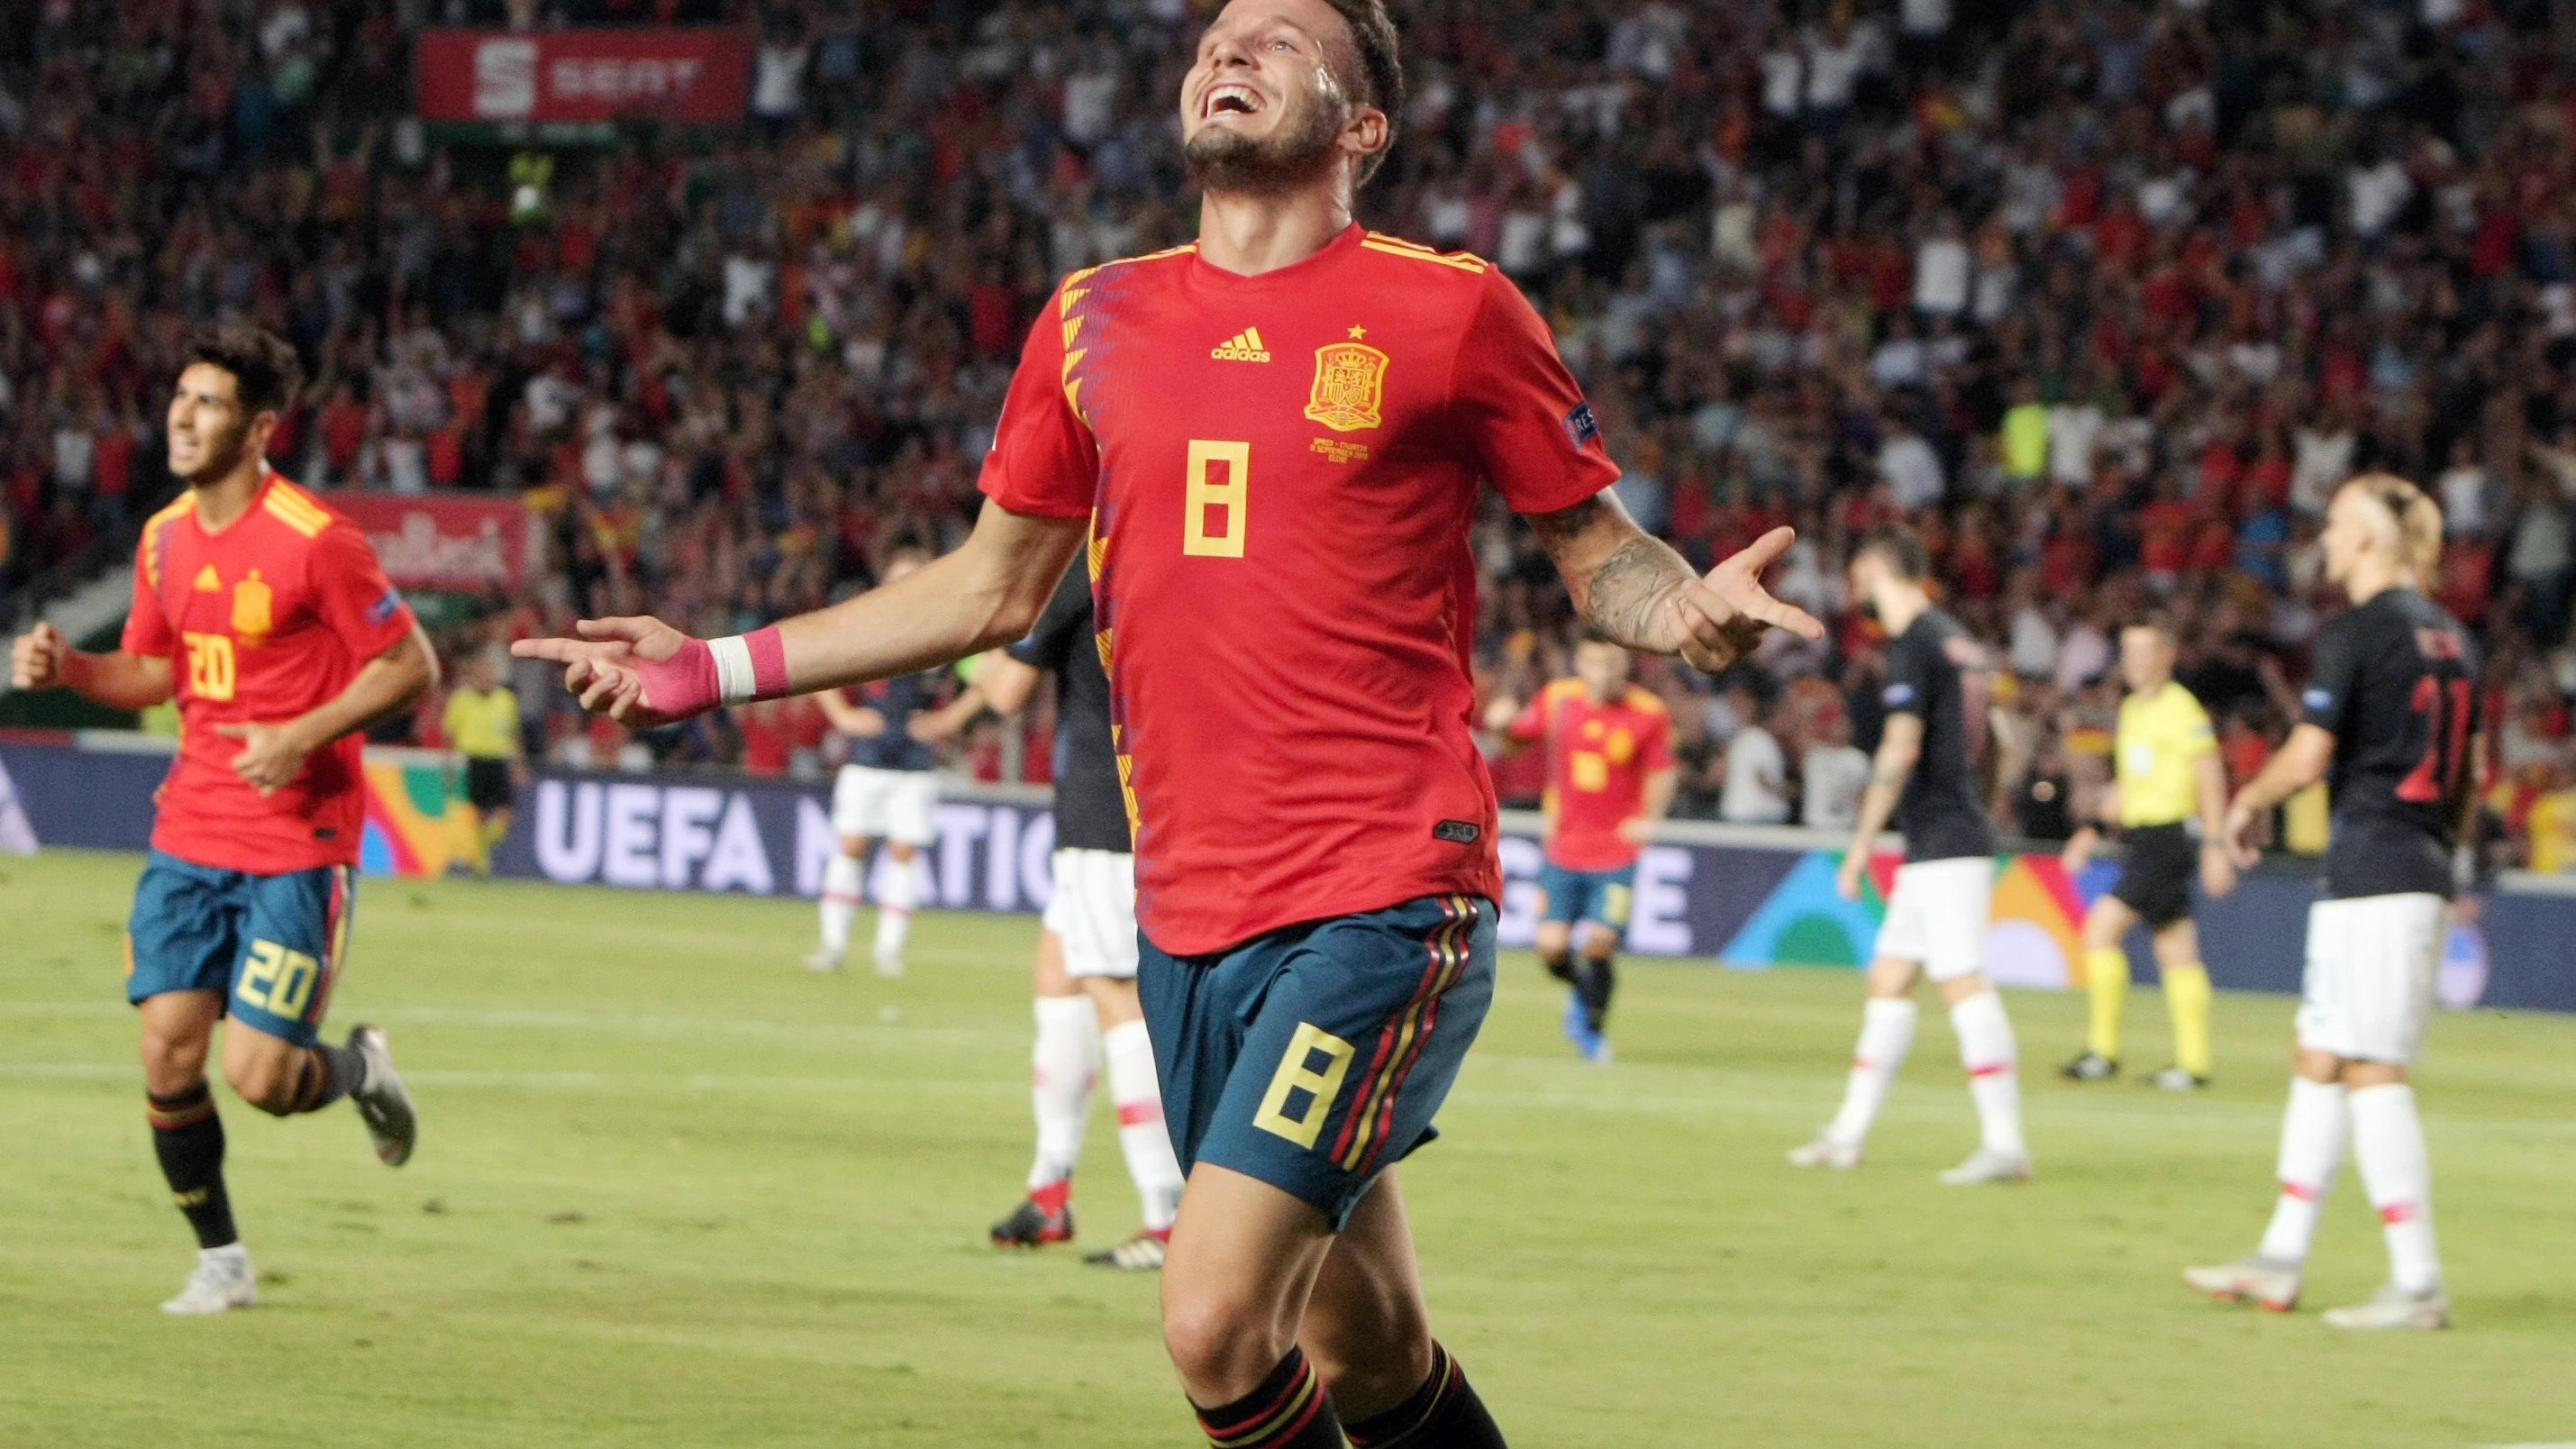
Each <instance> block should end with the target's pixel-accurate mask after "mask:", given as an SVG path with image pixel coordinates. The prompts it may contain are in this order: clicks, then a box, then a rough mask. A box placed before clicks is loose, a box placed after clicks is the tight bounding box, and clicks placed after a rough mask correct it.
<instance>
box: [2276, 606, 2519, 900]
mask: <svg viewBox="0 0 2576 1449" xmlns="http://www.w3.org/2000/svg"><path fill="white" fill-rule="evenodd" d="M2477 674H2478V666H2477V654H2476V651H2475V649H2474V647H2473V646H2472V645H2471V644H2470V643H2469V639H2468V632H2467V631H2466V630H2464V629H2462V628H2461V627H2460V623H2459V621H2458V620H2456V619H2454V618H2452V617H2451V616H2450V615H2449V614H2447V613H2444V612H2443V611H2442V608H2441V606H2440V605H2438V604H2435V603H2433V602H2432V601H2430V600H2428V599H2426V598H2425V597H2424V596H2423V595H2421V594H2419V593H2416V592H2415V591H2414V590H2412V589H2385V590H2382V591H2381V592H2379V593H2377V594H2374V595H2372V596H2371V598H2370V601H2369V602H2367V603H2364V604H2359V605H2356V606H2354V607H2353V608H2350V609H2347V610H2345V611H2344V612H2342V613H2340V614H2337V615H2335V616H2334V617H2333V618H2331V619H2328V620H2326V621H2325V623H2324V624H2322V625H2320V626H2318V629H2317V646H2316V662H2315V667H2314V668H2313V669H2311V670H2310V671H2309V675H2308V688H2307V692H2306V694H2305V695H2304V696H2302V698H2301V700H2300V703H2301V706H2302V715H2301V717H2302V719H2303V720H2304V721H2305V722H2306V723H2308V724H2312V725H2315V726H2317V727H2318V728H2320V729H2323V730H2325V731H2326V732H2328V733H2329V734H2332V735H2333V736H2334V737H2335V752H2334V764H2333V766H2332V768H2331V770H2330V771H2329V773H2328V775H2327V781H2326V783H2327V789H2328V793H2329V794H2330V796H2331V798H2332V800H2333V802H2334V830H2333V835H2332V837H2331V841H2330V843H2329V844H2328V845H2327V846H2326V893H2327V894H2328V895H2332V896H2339V897H2341V896H2381V895H2398V894H2403V893H2408V892H2418V891H2420V892H2426V893H2429V894H2432V895H2440V896H2447V895H2449V894H2450V893H2451V861H2450V856H2451V846H2452V844H2453V837H2454V835H2455V834H2456V825H2457V821H2456V817H2455V814H2454V808H2453V807H2454V802H2455V801H2456V800H2457V799H2458V795H2457V793H2456V787H2457V785H2458V783H2459V781H2460V777H2461V772H2462V771H2464V770H2468V769H2472V768H2474V767H2475V762H2474V761H2472V760H2470V759H2469V757H2468V754H2469V742H2470V741H2471V740H2472V739H2474V738H2475V737H2476V734H2477V711H2478V698H2477Z"/></svg>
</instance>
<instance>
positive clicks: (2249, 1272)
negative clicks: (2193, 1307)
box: [2182, 1253, 2299, 1313]
mask: <svg viewBox="0 0 2576 1449" xmlns="http://www.w3.org/2000/svg"><path fill="white" fill-rule="evenodd" d="M2182 1281H2184V1282H2185V1283H2188V1284H2190V1285H2191V1286H2192V1287H2194V1288H2197V1289H2199V1290H2200V1291H2201V1292H2203V1293H2206V1294H2208V1295H2209V1296H2210V1297H2212V1298H2215V1299H2217V1300H2218V1301H2219V1302H2221V1303H2252V1304H2256V1305H2258V1306H2260V1307H2262V1308H2266V1309H2269V1310H2270V1311H2272V1312H2274V1313H2287V1312H2289V1311H2290V1310H2291V1309H2293V1308H2296V1307H2298V1306H2299V1265H2298V1264H2296V1263H2284V1262H2282V1261H2281V1260H2280V1259H2278V1258H2266V1257H2264V1256H2263V1255H2262V1254H2260V1253H2248V1254H2246V1255H2245V1256H2244V1257H2242V1258H2239V1259H2237V1260H2236V1261H2235V1262H2233V1263H2220V1264H2218V1265H2216V1266H2214V1267H2208V1268H2185V1269H2183V1270H2182Z"/></svg>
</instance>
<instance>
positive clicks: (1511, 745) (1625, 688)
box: [1485, 632, 1681, 1064]
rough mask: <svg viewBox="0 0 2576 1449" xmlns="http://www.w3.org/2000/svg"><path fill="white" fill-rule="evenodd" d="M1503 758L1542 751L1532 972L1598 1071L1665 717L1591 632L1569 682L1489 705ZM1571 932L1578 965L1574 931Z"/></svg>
mask: <svg viewBox="0 0 2576 1449" xmlns="http://www.w3.org/2000/svg"><path fill="white" fill-rule="evenodd" d="M1485 723H1486V728H1488V729H1490V730H1492V731H1493V732H1494V734H1495V737H1496V739H1497V740H1498V741H1499V742H1500V743H1501V745H1502V747H1503V749H1504V750H1505V751H1506V752H1510V751H1515V750H1518V749H1520V748H1521V747H1522V746H1524V745H1528V744H1533V743H1537V742H1540V741H1544V742H1545V743H1546V745H1547V773H1548V786H1547V818H1548V829H1547V847H1546V864H1545V866H1544V867H1543V868H1542V869H1541V870H1540V872H1539V878H1538V884H1539V892H1540V894H1541V895H1542V896H1544V897H1545V899H1546V905H1545V907H1544V909H1543V910H1542V911H1541V912H1540V916H1539V925H1538V939H1537V941H1536V943H1535V944H1536V945H1537V947H1538V959H1539V964H1541V965H1543V966H1545V967H1546V968H1547V970H1548V974H1549V975H1551V976H1554V977H1556V978H1557V979H1558V980H1560V981H1563V982H1565V983H1567V984H1568V985H1569V986H1571V987H1572V988H1573V989H1572V990H1571V991H1569V992H1568V993H1567V994H1566V1001H1565V1035H1566V1038H1567V1040H1569V1041H1572V1042H1573V1043H1574V1045H1575V1049H1576V1050H1578V1051H1580V1052H1582V1053H1583V1056H1584V1059H1585V1060H1587V1061H1593V1062H1601V1063H1604V1064H1606V1063H1608V1062H1609V1060H1610V1038H1609V1037H1608V1036H1607V1035H1606V1034H1605V1033H1604V1031H1603V1026H1604V1024H1605V1023H1606V1022H1607V1020H1608V1019H1609V1015H1610V991H1611V987H1612V984H1613V982H1614V981H1615V980H1616V977H1615V975H1614V970H1615V968H1614V966H1613V960H1614V958H1615V957H1616V956H1617V954H1618V950H1619V936H1620V933H1621V932H1623V931H1625V930H1627V928H1628V907H1629V904H1630V901H1631V898H1632V894H1633V891H1634V888H1635V886H1636V882H1637V855H1638V853H1639V852H1640V851H1641V850H1643V849H1644V848H1645V845H1646V842H1647V841H1648V840H1650V839H1652V838H1653V837H1654V832H1655V826H1656V825H1658V824H1659V823H1661V822H1662V820H1663V818H1664V812H1666V811H1667V810H1670V809H1671V808H1672V804H1673V790H1674V787H1675V786H1677V785H1678V784H1679V783H1680V782H1681V771H1680V770H1679V769H1678V768H1677V767H1676V766H1675V765H1674V763H1673V750H1672V740H1673V721H1672V715H1671V712H1670V711H1668V710H1666V709H1665V708H1664V702H1663V701H1662V700H1660V699H1657V698H1656V697H1655V696H1654V695H1653V694H1652V693H1650V692H1648V691H1646V690H1644V689H1640V688H1638V687H1637V686H1636V685H1634V684H1631V683H1629V682H1628V651H1627V650H1625V649H1622V648H1620V647H1619V646H1618V645H1617V644H1614V643H1612V642H1611V641H1610V640H1608V639H1606V638H1604V637H1603V636H1602V635H1600V634H1599V633H1597V632H1591V633H1586V634H1585V635H1584V636H1583V642H1582V643H1580V644H1577V645H1576V646H1575V647H1574V677H1573V678H1571V679H1559V680H1556V681H1554V682H1552V683H1550V684H1549V685H1548V686H1547V687H1546V688H1545V689H1543V690H1541V691H1539V694H1538V697H1537V698H1535V699H1532V700H1531V701H1530V702H1529V704H1528V706H1527V707H1526V708H1523V707H1522V706H1520V705H1519V704H1517V703H1516V702H1515V701H1512V700H1509V699H1497V700H1495V701H1494V702H1493V704H1492V705H1491V707H1489V708H1488V710H1487V711H1486V716H1485ZM1585 926H1588V927H1590V929H1589V930H1586V931H1584V933H1583V963H1582V965H1580V966H1579V967H1578V966H1577V965H1576V964H1575V962H1574V957H1573V945H1574V933H1575V931H1576V930H1577V929H1578V928H1581V927H1585Z"/></svg>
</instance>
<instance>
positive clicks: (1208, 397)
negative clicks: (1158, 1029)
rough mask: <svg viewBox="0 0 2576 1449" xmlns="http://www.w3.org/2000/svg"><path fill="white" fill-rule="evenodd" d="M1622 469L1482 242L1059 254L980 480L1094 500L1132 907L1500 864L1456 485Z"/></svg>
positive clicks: (1542, 330)
mask: <svg viewBox="0 0 2576 1449" xmlns="http://www.w3.org/2000/svg"><path fill="white" fill-rule="evenodd" d="M1617 477H1618V469H1617V468H1616V467H1614V466H1613V465H1612V464H1611V462H1610V460H1609V457H1608V455H1607V453H1606V452H1605V451H1604V449H1603V447H1602V445H1601V441H1600V438H1599V435H1598V430H1597V429H1596V428H1595V427H1594V426H1593V422H1592V414H1591V411H1590V409H1589V408H1587V407H1586V406H1585V405H1584V402H1583V397H1582V394H1581V393H1580V391H1579V390H1578V389H1577V388H1576V386H1575V382H1574V378H1573V376H1572V374H1570V373H1568V372H1567V371H1566V369H1565V365H1564V364H1563V363H1562V362H1561V361H1559V360H1558V358H1557V355H1556V346H1555V342H1554V340H1553V339H1552V338H1551V337H1550V336H1549V335H1548V331H1547V327H1546V325H1545V324H1544V323H1542V322H1541V321H1540V320H1539V317H1538V314H1537V313H1536V312H1534V311H1533V310H1531V308H1530V305H1529V303H1528V301H1527V300H1526V299H1524V298H1523V297H1522V296H1521V294H1520V290H1519V288H1517V287H1515V286H1513V285H1512V282H1511V280H1510V279H1509V278H1507V277H1505V276H1504V275H1503V274H1502V273H1501V272H1500V271H1499V270H1497V269H1495V268H1493V267H1492V266H1489V265H1488V264H1486V263H1485V262H1482V261H1479V260H1477V259H1476V258H1474V257H1470V256H1465V255H1460V254H1448V255H1444V254H1442V253H1439V252H1434V251H1431V250H1429V249H1427V248H1424V247H1420V246H1416V245H1414V244H1413V243H1411V242H1404V241H1397V240H1395V239H1393V238H1389V237H1383V236H1379V235H1377V234H1375V233H1373V232H1367V231H1362V230H1361V229H1360V228H1358V227H1357V226H1354V227H1352V228H1350V229H1349V230H1348V231H1346V232H1344V233H1343V234H1342V235H1341V236H1340V237H1339V238H1337V239H1336V240H1334V241H1333V242H1332V243H1331V244H1330V245H1329V246H1327V247H1325V248H1324V249H1323V250H1322V251H1320V252H1318V253H1316V254H1315V255H1313V256H1311V257H1308V258H1306V259H1305V260H1303V261H1300V262H1297V263H1295V264H1294V265H1291V266H1287V267H1282V268H1280V269H1279V270H1277V271H1272V272H1266V273H1263V274H1261V275H1259V276H1252V277H1246V276H1238V275H1236V274H1234V273H1231V272H1227V271H1224V270H1223V269H1221V268H1218V267H1215V266H1213V265H1210V264H1209V263H1207V262H1206V261H1204V260H1202V259H1201V258H1200V257H1199V255H1198V249H1197V247H1196V246H1184V247H1176V248H1173V249H1172V250H1170V251H1165V252H1157V253H1154V254H1153V255H1150V256H1144V257H1137V258H1135V259H1133V260H1130V261H1124V262H1113V263H1111V264H1109V265H1108V266H1105V267H1097V268H1093V269H1091V270H1089V271H1083V272H1077V273H1075V274H1073V275H1072V276H1070V277H1067V278H1066V279H1065V280H1064V283H1063V284H1062V286H1060V287H1059V288H1058V289H1057V292H1056V295H1055V298H1054V300H1053V301H1052V302H1051V303H1050V304H1049V305H1048V307H1047V309H1046V311H1045V313H1044V314H1043V315H1041V316H1040V317H1039V319H1038V323H1037V326H1036V328H1035V329H1034V330H1033V331H1032V332H1031V334H1030V337H1029V342H1028V347H1027V349H1026V351H1025V352H1024V353H1023V354H1022V356H1021V359H1020V368H1019V372H1018V374H1017V375H1016V376H1015V377H1014V378H1013V379H1012V382H1011V390H1010V394H1009V397H1008V398H1007V399H1006V401H1005V403H1004V405H1003V409H1002V420H1001V424H1000V428H999V431H998V435H997V437H996V438H995V440H994V444H993V451H992V453H991V454H990V456H988V457H987V458H986V460H985V463H984V474H983V485H982V486H983V489H984V491H985V492H986V493H987V494H990V495H991V496H992V498H993V499H994V501H995V502H997V503H999V504H1000V505H1001V506H1002V507H1004V508H1008V509H1011V510H1012V511H1014V512H1018V513H1026V514H1038V515H1044V516H1048V517H1056V518H1080V517H1084V516H1086V515H1087V516H1089V517H1090V519H1091V521H1092V542H1091V554H1090V563H1091V571H1092V585H1093V595H1094V599H1095V605H1096V619H1095V627H1096V628H1097V630H1098V635H1099V643H1100V649H1101V654H1102V657H1103V658H1104V660H1105V661H1106V662H1107V663H1108V665H1109V671H1110V681H1111V685H1110V693H1111V727H1112V733H1113V736H1114V740H1115V743H1116V747H1117V752H1118V758H1119V768H1120V771H1121V773H1122V775H1123V776H1124V777H1125V781H1126V784H1127V789H1128V813H1129V815H1130V817H1131V819H1132V821H1133V823H1134V825H1135V836H1136V892H1137V894H1136V911H1137V919H1138V923H1139V924H1140V925H1141V926H1142V927H1143V929H1144V931H1145V934H1146V935H1147V936H1149V937H1151V938H1152V940H1153V941H1154V943H1155V944H1156V945H1157V946H1159V947H1161V948H1162V949H1163V950H1165V951H1168V952H1171V953H1172V954H1174V955H1181V956H1190V955H1201V954H1205V953H1208V952H1212V951H1219V950H1223V949H1225V948H1227V947H1230V946H1233V945H1235V944H1237V943H1239V942H1242V941H1245V940H1248V939H1250V938H1252V937H1254V936H1257V935H1260V934H1261V933H1263V932H1265V931H1270V930H1274V929H1277V928H1278V927H1281V926H1287V925H1292V924H1295V923H1297V922H1300V921H1311V920H1319V919H1323V918H1326V917H1331V916H1339V915H1348V914H1353V913H1357V912H1362V911H1372V910H1378V909H1382V908H1384V907H1387V906H1391V905H1395V904H1397V903H1399V902H1402V901H1407V900H1411V899H1413V898H1415V897H1417V896H1423V895H1430V894H1436V893H1442V892H1463V893H1466V894H1471V895H1485V896H1494V895H1498V894H1499V893H1500V891H1501V888H1502V879H1501V871H1500V870H1499V868H1498V867H1497V865H1496V863H1495V857H1494V790H1493V783H1492V781H1491V780H1490V779H1488V778H1487V776H1486V773H1485V766H1484V761H1483V759H1482V757H1481V756H1480V755H1479V754H1478V753H1477V750H1476V745H1475V740H1474V738H1473V735H1472V734H1471V731H1470V719H1469V716H1470V713H1471V711H1472V709H1473V707H1474V690H1473V688H1472V686H1471V685H1470V683H1469V680H1468V672H1467V660H1468V654H1469V646H1470V644H1471V631H1472V630H1473V628H1474V625H1475V617H1476V601H1475V577H1476V575H1475V560H1474V559H1473V558H1472V557H1471V556H1470V554H1469V551H1468V542H1467V528H1468V523H1469V521H1470V519H1471V517H1472V515H1473V513H1474V509H1475V504H1476V496H1477V489H1478V487H1479V486H1480V484H1482V483H1484V482H1488V481H1490V482H1491V483H1493V484H1494V485H1495V486H1496V487H1497V488H1498V489H1500V490H1501V492H1502V494H1503V497H1504V499H1505V500H1506V501H1507V502H1508V503H1509V504H1510V505H1511V507H1512V508H1513V509H1514V510H1516V511H1518V512H1522V513H1546V512H1553V511H1555V510H1558V509H1562V508H1569V507H1572V506H1573V505H1575V504H1577V503H1580V502H1582V501H1583V500H1585V499H1587V498H1590V497H1591V496H1593V495H1594V494H1595V493H1598V492H1600V491H1601V490H1602V489H1603V488H1605V487H1607V486H1609V485H1610V484H1611V483H1612V482H1613V481H1615V480H1616V479H1617Z"/></svg>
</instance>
